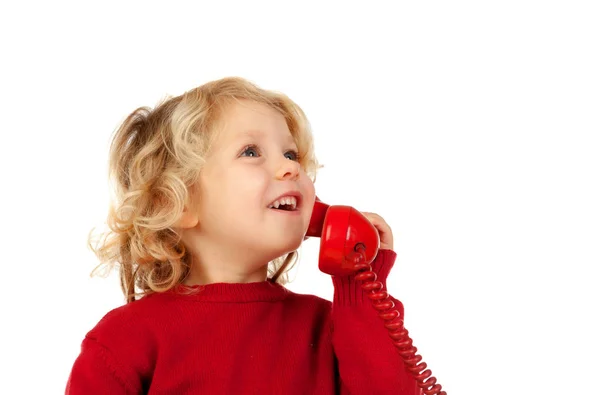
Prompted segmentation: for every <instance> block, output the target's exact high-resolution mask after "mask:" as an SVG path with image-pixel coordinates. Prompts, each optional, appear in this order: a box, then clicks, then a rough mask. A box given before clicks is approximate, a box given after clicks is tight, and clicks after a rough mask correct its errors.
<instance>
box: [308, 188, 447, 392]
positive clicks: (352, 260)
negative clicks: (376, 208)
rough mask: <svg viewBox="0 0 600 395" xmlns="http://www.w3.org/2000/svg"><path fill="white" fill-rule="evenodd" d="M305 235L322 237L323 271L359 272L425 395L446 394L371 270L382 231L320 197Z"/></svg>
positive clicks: (335, 273) (356, 213) (337, 273)
mask: <svg viewBox="0 0 600 395" xmlns="http://www.w3.org/2000/svg"><path fill="white" fill-rule="evenodd" d="M306 236H307V237H320V238H321V246H320V249H319V269H320V270H321V271H322V272H324V273H327V274H330V275H332V276H347V275H350V274H353V273H356V272H358V273H359V274H357V275H356V279H357V280H362V281H364V284H363V285H362V288H363V289H364V290H365V291H366V292H370V294H369V295H368V297H369V299H371V300H372V302H373V307H374V308H375V309H376V310H378V311H379V317H380V318H381V319H383V320H384V326H385V327H386V328H387V329H388V331H389V335H390V337H391V338H392V340H393V344H394V345H395V346H396V348H397V350H398V354H400V356H401V357H402V359H403V360H404V365H405V366H406V369H407V370H408V371H409V372H410V373H412V374H413V375H414V376H415V379H416V380H417V385H418V386H419V387H420V388H421V389H422V391H423V394H426V395H435V394H438V395H446V391H442V386H441V385H440V384H436V383H437V379H436V378H435V377H433V376H432V375H431V370H429V369H427V364H426V363H425V362H421V360H422V357H421V356H420V355H417V354H416V352H417V348H416V347H414V346H413V344H412V339H411V338H410V337H409V336H408V331H407V330H406V329H405V328H404V322H403V320H402V319H400V318H399V317H400V313H399V312H398V311H397V310H394V309H393V307H394V302H393V301H392V300H391V299H390V297H389V295H388V293H387V292H386V291H385V290H383V284H382V283H381V282H380V281H376V280H377V275H376V274H375V273H374V272H373V271H372V270H371V262H373V260H374V259H375V257H376V256H377V253H378V251H379V233H378V232H377V229H375V227H374V226H373V224H371V222H370V221H369V220H368V219H367V218H366V217H365V216H364V215H362V214H361V213H360V212H359V211H357V210H356V209H355V208H353V207H350V206H341V205H340V206H329V205H327V204H325V203H323V202H322V201H321V200H320V199H319V198H318V197H317V198H316V200H315V205H314V208H313V213H312V216H311V219H310V224H309V226H308V231H307V232H306ZM419 362H420V363H419Z"/></svg>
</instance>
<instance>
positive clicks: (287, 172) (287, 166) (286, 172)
mask: <svg viewBox="0 0 600 395" xmlns="http://www.w3.org/2000/svg"><path fill="white" fill-rule="evenodd" d="M299 174H300V163H298V162H296V161H294V160H290V159H284V160H283V161H282V162H280V165H279V169H278V170H277V178H278V179H280V180H284V179H293V180H294V179H297V178H298V175H299Z"/></svg>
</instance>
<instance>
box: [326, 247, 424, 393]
mask: <svg viewBox="0 0 600 395" xmlns="http://www.w3.org/2000/svg"><path fill="white" fill-rule="evenodd" d="M395 260H396V253H395V252H394V251H392V250H385V249H383V250H380V251H379V253H378V255H377V257H376V258H375V260H374V261H373V262H372V263H371V267H372V268H373V271H374V272H375V273H376V274H377V281H381V282H382V283H383V286H384V289H386V279H387V276H388V274H389V272H390V270H391V268H392V266H393V264H394V262H395ZM332 280H333V285H334V297H333V310H332V342H333V348H334V352H335V355H336V358H337V362H338V370H339V375H340V377H339V379H340V388H341V394H352V395H355V394H361V395H368V394H390V395H392V394H398V395H417V394H419V393H420V389H419V388H418V387H417V385H416V380H415V379H414V377H413V376H412V375H411V374H410V373H408V372H407V371H406V370H405V368H404V363H403V361H402V358H401V357H400V355H399V354H398V352H397V351H396V350H397V349H396V347H395V346H394V345H393V344H392V339H391V338H390V337H389V334H388V333H389V332H388V330H387V329H386V328H385V327H384V326H383V325H384V321H383V320H382V319H381V318H379V316H378V312H377V310H375V309H374V308H373V305H372V301H371V300H370V299H369V298H367V296H366V293H365V291H364V290H363V289H362V288H361V287H360V285H361V284H362V282H361V281H355V280H354V275H351V276H347V277H346V276H344V277H338V276H332ZM392 300H393V301H394V304H395V306H394V309H396V310H398V311H399V312H400V315H401V318H404V307H403V305H402V303H401V302H400V301H398V300H397V299H394V298H392Z"/></svg>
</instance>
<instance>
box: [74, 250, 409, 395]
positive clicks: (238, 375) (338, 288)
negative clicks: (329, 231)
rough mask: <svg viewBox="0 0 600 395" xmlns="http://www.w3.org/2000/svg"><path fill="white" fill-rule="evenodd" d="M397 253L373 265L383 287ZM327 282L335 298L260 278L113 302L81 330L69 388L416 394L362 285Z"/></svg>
mask: <svg viewBox="0 0 600 395" xmlns="http://www.w3.org/2000/svg"><path fill="white" fill-rule="evenodd" d="M395 259H396V253H395V252H394V251H391V250H381V251H380V252H379V255H378V256H377V258H376V259H375V261H374V262H373V263H372V264H371V265H372V267H373V270H374V271H375V272H376V273H377V275H378V280H379V281H381V282H383V284H384V285H385V280H386V278H387V276H388V274H389V272H390V269H391V267H392V265H393V264H394V261H395ZM332 280H333V285H334V295H333V303H332V302H330V301H328V300H325V299H322V298H319V297H317V296H314V295H302V294H296V293H294V292H291V291H290V290H288V289H287V288H285V287H283V286H281V285H279V284H274V283H271V282H269V281H264V282H255V283H243V284H242V283H239V284H230V283H215V284H209V285H205V286H195V287H193V288H197V289H200V290H201V292H199V293H197V294H193V295H183V294H181V293H178V292H177V289H181V286H180V287H178V288H177V289H174V290H171V291H167V292H164V293H155V294H151V295H148V296H145V297H143V298H141V299H140V300H137V301H135V302H132V303H129V304H126V305H124V306H121V307H118V308H116V309H114V310H112V311H110V312H109V313H108V314H107V315H106V316H104V318H102V320H100V322H99V323H98V324H97V325H96V326H95V327H94V328H93V329H92V330H91V331H90V332H89V333H88V334H87V335H86V336H85V339H84V340H83V343H82V345H81V353H80V355H79V356H78V357H77V359H76V360H75V363H74V365H73V368H72V371H71V374H70V376H69V379H68V383H67V386H66V394H70V395H79V394H85V395H90V394H141V393H144V394H211V395H217V394H235V395H238V394H260V395H267V394H285V395H295V394H299V395H300V394H301V395H308V394H315V395H316V394H323V395H330V394H352V395H368V394H390V395H391V394H397V395H417V394H419V390H418V387H417V386H416V381H415V380H414V379H413V378H412V376H410V374H409V373H407V372H406V371H405V369H404V365H403V362H402V360H401V358H400V356H399V355H398V353H397V352H396V350H395V348H394V346H393V344H392V341H391V339H390V337H389V336H388V332H387V329H385V327H384V326H383V321H382V320H381V319H380V318H379V317H378V315H377V312H376V310H375V309H374V308H373V307H372V302H371V301H370V300H369V299H368V298H366V297H365V296H364V291H363V290H362V289H361V288H360V284H359V283H358V282H355V281H354V280H353V279H352V278H351V277H335V276H332ZM394 302H395V303H396V306H397V307H396V308H397V309H398V310H399V311H400V313H401V314H402V315H404V311H403V306H402V304H401V303H400V302H399V301H397V300H396V299H394Z"/></svg>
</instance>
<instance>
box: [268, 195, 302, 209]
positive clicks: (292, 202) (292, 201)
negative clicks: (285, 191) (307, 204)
mask: <svg viewBox="0 0 600 395" xmlns="http://www.w3.org/2000/svg"><path fill="white" fill-rule="evenodd" d="M284 204H286V205H288V206H292V210H295V209H296V205H297V204H298V201H297V199H296V197H294V196H285V197H282V198H280V199H277V200H275V201H274V202H273V203H271V205H270V206H269V208H279V206H282V205H284Z"/></svg>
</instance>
